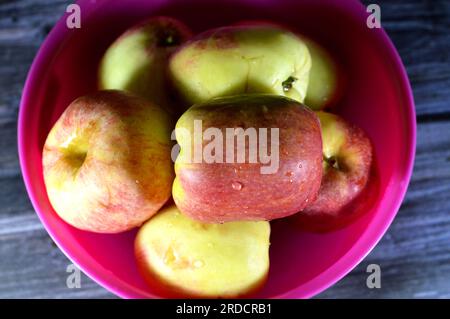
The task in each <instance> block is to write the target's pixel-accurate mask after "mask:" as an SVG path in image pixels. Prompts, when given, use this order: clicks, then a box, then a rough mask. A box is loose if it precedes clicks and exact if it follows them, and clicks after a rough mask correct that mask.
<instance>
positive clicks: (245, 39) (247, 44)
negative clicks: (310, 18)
mask: <svg viewBox="0 0 450 319" xmlns="http://www.w3.org/2000/svg"><path fill="white" fill-rule="evenodd" d="M310 69H311V57H310V55H309V51H308V48H307V47H306V45H305V43H304V42H303V41H302V40H301V39H300V38H299V37H297V36H296V35H295V34H293V33H291V32H289V31H286V30H284V29H281V28H278V27H275V26H267V25H261V26H229V27H223V28H218V29H213V30H209V31H207V32H205V33H202V34H200V35H198V36H196V37H194V38H193V39H191V40H190V41H188V42H187V43H186V44H184V45H183V46H181V47H180V49H179V50H177V52H176V53H174V55H173V56H172V57H171V58H170V62H169V71H170V75H171V79H172V83H173V85H174V86H175V88H177V89H178V91H179V94H180V95H181V97H182V98H184V100H185V101H186V102H187V104H188V105H189V106H190V105H192V104H194V103H201V102H205V101H207V100H209V99H211V98H214V97H220V96H228V95H237V94H242V93H268V94H278V95H282V96H287V97H290V98H292V99H295V100H297V101H300V102H303V101H304V99H305V96H306V91H307V87H308V80H309V72H310Z"/></svg>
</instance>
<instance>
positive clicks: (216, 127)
mask: <svg viewBox="0 0 450 319" xmlns="http://www.w3.org/2000/svg"><path fill="white" fill-rule="evenodd" d="M175 133H176V139H177V141H178V144H179V146H180V154H179V156H178V157H177V159H176V161H175V173H176V178H175V180H174V183H173V188H172V195H173V198H174V201H175V203H176V205H177V206H178V208H179V209H180V210H181V212H183V213H185V214H186V215H188V216H189V217H191V218H193V219H196V220H199V221H202V222H209V223H220V222H227V221H239V220H252V221H256V220H272V219H275V218H281V217H285V216H289V215H291V214H295V213H296V212H298V211H299V210H302V209H303V208H304V207H305V206H306V205H307V204H308V202H312V201H313V200H314V199H315V198H316V195H317V192H318V190H319V186H320V181H321V178H322V140H321V133H320V124H319V120H318V119H317V116H316V115H315V114H314V112H312V111H311V110H310V109H309V108H307V107H305V106H303V105H302V104H300V103H298V102H296V101H294V100H292V99H290V98H286V97H283V96H279V95H269V94H248V95H236V96H227V97H222V98H215V99H212V100H210V101H208V102H205V103H202V104H197V105H194V106H192V107H191V108H189V109H188V110H187V111H186V112H185V113H184V114H183V115H182V116H181V118H180V119H179V120H178V122H177V124H176V131H175ZM213 133H214V134H213ZM268 154H270V156H266V155H268Z"/></svg>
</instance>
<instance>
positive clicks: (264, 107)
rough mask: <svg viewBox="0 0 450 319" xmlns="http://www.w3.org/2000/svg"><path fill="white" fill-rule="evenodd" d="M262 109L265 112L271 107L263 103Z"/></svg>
mask: <svg viewBox="0 0 450 319" xmlns="http://www.w3.org/2000/svg"><path fill="white" fill-rule="evenodd" d="M262 111H263V113H267V112H268V111H269V109H268V108H267V106H266V105H263V106H262Z"/></svg>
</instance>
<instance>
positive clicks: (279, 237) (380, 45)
mask: <svg viewBox="0 0 450 319" xmlns="http://www.w3.org/2000/svg"><path fill="white" fill-rule="evenodd" d="M78 3H79V5H80V6H81V15H82V25H81V29H68V28H67V27H66V17H67V14H66V15H65V16H64V17H63V18H62V19H61V20H60V21H59V22H58V23H57V25H56V26H55V27H54V28H53V30H52V32H51V33H50V35H49V36H48V38H47V39H46V41H45V42H44V44H43V45H42V47H41V49H40V50H39V53H38V55H37V57H36V58H35V60H34V63H33V65H32V67H31V70H30V73H29V75H28V79H27V81H26V85H25V89H24V93H23V97H22V102H21V106H20V114H19V128H18V135H19V141H18V142H19V155H20V164H21V168H22V173H23V178H24V180H25V184H26V187H27V190H28V194H29V196H30V198H31V201H32V203H33V205H34V208H35V209H36V212H37V214H38V215H39V217H40V219H41V221H42V223H43V224H44V225H45V227H46V229H47V231H48V233H49V234H50V236H51V237H52V238H53V240H54V241H55V242H56V243H57V244H58V246H59V247H60V248H61V250H62V251H63V252H64V253H65V254H66V255H67V256H68V257H69V258H70V259H71V260H72V261H73V262H74V263H75V264H77V265H78V266H79V267H80V268H81V269H82V270H83V271H84V272H85V273H86V274H87V275H89V276H90V277H91V278H93V279H94V280H95V281H97V282H98V283H100V284H101V285H102V286H104V287H105V288H107V289H109V290H110V291H112V292H113V293H115V294H117V295H118V296H120V297H127V298H144V297H149V298H158V297H160V296H159V295H157V294H156V293H155V292H154V291H152V290H151V289H150V288H148V287H147V285H146V284H145V283H144V281H143V279H142V278H141V276H140V275H139V274H138V271H137V268H136V264H135V261H134V256H133V249H132V248H133V239H134V236H135V234H136V231H130V232H127V233H123V234H119V235H99V234H93V233H89V232H83V231H80V230H77V229H75V228H73V227H71V226H69V225H67V224H66V223H64V222H63V221H62V220H61V219H60V218H59V217H58V216H57V215H56V213H55V212H54V211H53V209H52V207H51V205H50V203H49V200H48V198H47V194H46V190H45V187H44V183H43V177H42V165H41V151H42V147H43V144H44V141H45V138H46V136H47V134H48V132H49V130H50V128H51V126H52V125H53V123H54V122H55V121H56V119H57V118H58V117H59V116H60V114H61V113H62V112H63V110H64V109H65V108H66V107H67V105H68V104H69V103H70V102H71V101H72V100H74V99H75V98H77V97H78V96H81V95H83V94H86V93H87V92H90V91H93V90H95V84H96V70H97V65H98V63H99V60H100V58H101V56H102V54H103V52H104V51H105V49H106V48H107V47H108V45H109V44H110V43H111V42H112V41H113V40H114V39H115V38H116V37H117V36H118V35H119V34H120V33H121V32H123V31H124V30H125V29H126V28H127V27H129V26H131V25H132V24H134V23H136V22H137V21H139V20H141V19H143V18H146V17H149V16H152V15H169V16H173V17H176V18H179V19H180V20H182V21H184V22H185V23H186V24H188V25H189V26H190V27H192V29H193V30H194V31H196V32H198V31H202V30H205V29H207V28H210V27H216V26H221V25H227V24H231V23H234V22H237V21H240V20H249V19H258V20H261V19H263V20H270V21H274V22H278V23H282V24H286V25H289V26H290V27H292V28H294V29H296V30H299V31H301V32H302V33H304V34H306V35H309V36H311V37H312V38H313V39H316V40H317V41H318V42H320V43H322V44H323V45H324V46H326V47H327V48H328V49H330V50H331V52H332V53H333V54H334V55H335V56H336V57H337V58H339V59H340V60H341V61H342V64H343V67H344V69H345V70H346V72H347V76H348V88H347V91H346V92H345V95H344V97H343V99H342V100H341V101H340V103H339V106H338V111H339V113H341V114H342V115H343V116H344V117H346V118H347V119H349V120H350V121H353V122H354V123H356V124H358V125H360V126H362V127H363V128H364V129H365V130H366V132H367V133H368V134H369V135H370V137H371V139H372V141H373V143H374V147H375V152H376V157H377V172H378V179H379V180H378V186H379V190H378V192H377V194H376V195H374V198H373V204H372V205H371V206H370V207H368V208H367V210H368V211H367V212H366V214H365V215H364V216H363V217H362V218H360V219H358V220H357V221H356V222H355V223H353V224H352V225H350V226H348V227H346V228H345V229H342V230H339V231H335V232H332V233H327V234H311V233H306V232H302V231H300V230H298V229H296V228H293V227H288V226H287V225H286V223H283V222H280V223H274V225H273V233H272V245H271V270H270V275H269V279H268V282H267V284H266V286H265V287H264V289H263V290H262V291H261V292H260V293H258V294H257V295H255V297H261V298H270V297H272V298H274V297H276V298H306V297H311V296H313V295H315V294H317V293H319V292H321V291H323V290H324V289H326V288H327V287H329V286H330V285H332V284H333V283H335V282H336V281H337V280H339V279H340V278H342V277H343V276H344V275H345V274H347V273H348V272H349V271H350V270H351V269H352V268H353V267H355V266H356V265H357V264H358V263H359V262H360V261H361V260H362V259H363V258H364V257H365V256H366V255H367V254H368V253H369V251H370V250H371V249H372V248H373V247H374V246H375V244H376V243H377V242H378V241H379V240H380V238H381V237H382V236H383V234H384V233H385V231H386V229H387V228H388V226H389V225H390V223H391V222H392V220H393V218H394V216H395V214H396V213H397V210H398V209H399V207H400V204H401V202H402V199H403V197H404V195H405V192H406V189H407V185H408V182H409V179H410V176H411V171H412V166H413V161H414V151H415V139H416V123H415V111H414V103H413V98H412V94H411V88H410V86H409V82H408V78H407V76H406V73H405V70H404V67H403V65H402V62H401V60H400V58H399V56H398V54H397V52H396V50H395V48H394V46H393V45H392V43H391V42H390V40H389V38H388V37H387V35H386V34H385V32H384V31H383V30H382V29H369V28H368V27H367V26H366V18H367V15H368V14H367V13H366V10H365V7H363V5H361V4H360V3H359V2H357V1H342V0H337V1H332V0H329V1H316V0H315V1H295V0H292V1H291V0H282V1H280V0H262V1H257V0H235V1H229V0H228V1H225V0H223V1H222V0H219V1H207V0H195V1H194V0H192V1H166V0H158V1H156V0H155V1H137V0H127V1H120V0H116V1H91V0H85V1H79V2H78ZM371 202H372V201H371Z"/></svg>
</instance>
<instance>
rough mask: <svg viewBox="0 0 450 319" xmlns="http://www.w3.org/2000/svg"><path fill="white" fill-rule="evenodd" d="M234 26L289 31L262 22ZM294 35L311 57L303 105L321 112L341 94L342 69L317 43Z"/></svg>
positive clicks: (251, 21)
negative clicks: (268, 27) (298, 38)
mask: <svg viewBox="0 0 450 319" xmlns="http://www.w3.org/2000/svg"><path fill="white" fill-rule="evenodd" d="M236 25H240V26H272V27H274V28H280V29H281V28H284V29H286V30H289V28H287V27H285V26H281V25H280V24H275V23H273V22H269V21H263V20H261V21H260V20H247V21H241V22H238V23H237V24H236ZM291 31H292V32H294V31H293V30H291ZM296 34H297V35H298V36H299V37H300V38H301V39H302V40H303V42H304V43H305V44H306V46H307V47H308V50H309V53H310V55H311V70H310V71H309V82H308V87H307V91H306V98H305V100H304V103H305V104H306V105H307V106H309V107H310V108H312V109H313V110H322V109H324V108H326V107H328V106H331V105H332V104H333V103H335V102H336V101H337V100H338V99H339V97H340V96H341V94H342V92H343V86H344V85H343V83H344V82H345V81H344V75H343V71H342V68H341V67H340V66H339V64H338V63H337V62H336V60H335V59H334V58H333V56H332V55H331V54H330V52H328V51H327V50H326V49H325V48H324V47H323V46H321V45H320V44H319V43H317V42H316V41H314V40H312V39H311V38H308V37H306V36H304V35H301V34H298V33H296ZM302 102H303V101H302Z"/></svg>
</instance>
